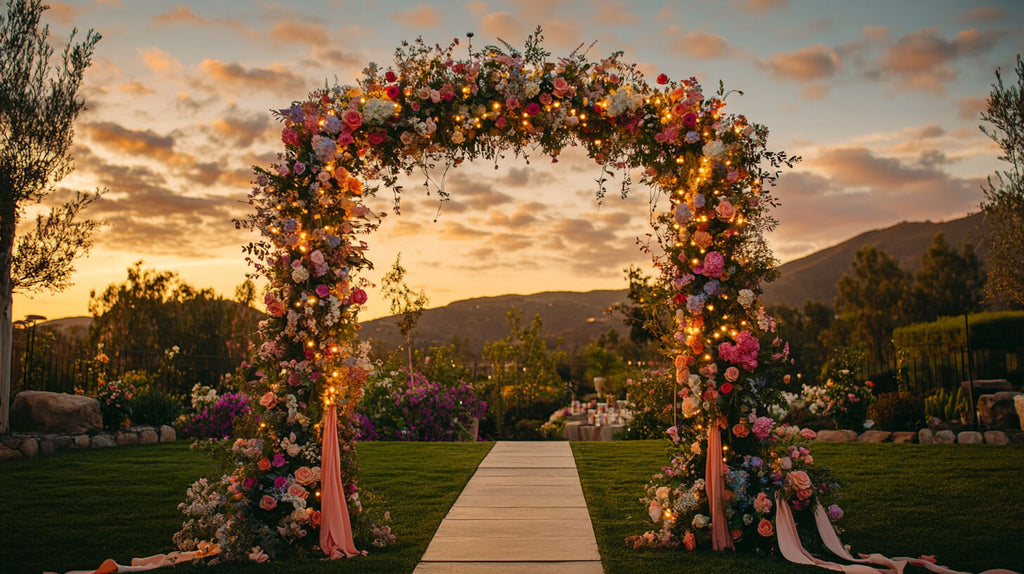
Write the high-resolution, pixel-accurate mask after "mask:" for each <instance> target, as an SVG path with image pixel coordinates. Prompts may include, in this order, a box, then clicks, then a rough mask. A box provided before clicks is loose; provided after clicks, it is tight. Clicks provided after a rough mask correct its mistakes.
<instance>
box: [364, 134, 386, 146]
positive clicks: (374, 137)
mask: <svg viewBox="0 0 1024 574" xmlns="http://www.w3.org/2000/svg"><path fill="white" fill-rule="evenodd" d="M366 141H368V142H370V145H380V144H382V143H384V132H373V133H372V134H370V135H369V136H367V137H366Z"/></svg>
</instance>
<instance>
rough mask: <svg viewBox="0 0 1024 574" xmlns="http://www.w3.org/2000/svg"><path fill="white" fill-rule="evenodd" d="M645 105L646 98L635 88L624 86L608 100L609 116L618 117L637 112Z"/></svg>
mask: <svg viewBox="0 0 1024 574" xmlns="http://www.w3.org/2000/svg"><path fill="white" fill-rule="evenodd" d="M642 105H644V97H643V96H642V95H640V93H639V92H637V91H636V90H634V89H633V86H622V87H621V88H619V89H618V90H615V93H614V94H612V96H611V97H610V98H609V99H608V115H609V116H611V117H613V118H614V117H616V116H619V115H621V114H623V113H624V112H626V111H630V112H635V111H636V110H637V109H638V108H640V106H642Z"/></svg>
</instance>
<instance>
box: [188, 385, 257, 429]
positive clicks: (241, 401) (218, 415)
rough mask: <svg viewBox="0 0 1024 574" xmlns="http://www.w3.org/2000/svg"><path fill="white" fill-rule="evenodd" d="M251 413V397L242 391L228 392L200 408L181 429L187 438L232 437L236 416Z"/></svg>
mask: <svg viewBox="0 0 1024 574" xmlns="http://www.w3.org/2000/svg"><path fill="white" fill-rule="evenodd" d="M248 413H249V397H248V396H246V395H244V394H242V393H226V394H223V395H221V396H220V397H219V398H218V399H217V401H216V402H215V403H213V404H210V405H205V406H202V407H201V408H198V409H197V410H196V412H195V414H194V415H193V416H192V418H191V420H189V421H188V422H187V423H186V424H185V425H184V426H183V427H182V429H181V434H182V436H184V437H186V438H196V439H203V438H212V439H226V438H230V437H231V433H232V430H233V429H234V422H235V417H240V416H242V415H245V414H248Z"/></svg>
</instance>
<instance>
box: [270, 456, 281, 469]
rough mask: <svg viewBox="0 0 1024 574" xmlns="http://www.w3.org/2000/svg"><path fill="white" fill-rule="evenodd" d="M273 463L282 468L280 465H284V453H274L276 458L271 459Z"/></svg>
mask: <svg viewBox="0 0 1024 574" xmlns="http://www.w3.org/2000/svg"><path fill="white" fill-rule="evenodd" d="M271 464H272V465H274V467H275V468H280V467H282V466H284V454H282V453H277V454H275V455H274V460H272V461H271Z"/></svg>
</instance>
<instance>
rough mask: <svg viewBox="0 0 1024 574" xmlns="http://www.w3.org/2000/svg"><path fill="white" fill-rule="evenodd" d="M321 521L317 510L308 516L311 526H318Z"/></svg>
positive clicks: (321, 517)
mask: <svg viewBox="0 0 1024 574" xmlns="http://www.w3.org/2000/svg"><path fill="white" fill-rule="evenodd" d="M322 521H323V516H321V514H320V511H319V510H314V511H313V513H312V514H310V515H309V523H310V524H312V525H313V526H320V523H321V522H322Z"/></svg>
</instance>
